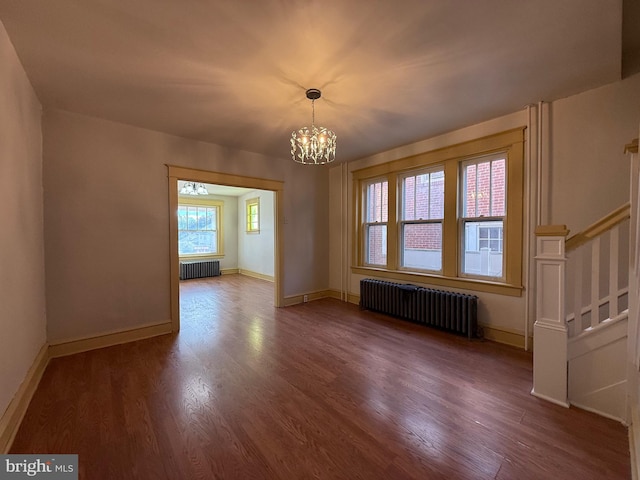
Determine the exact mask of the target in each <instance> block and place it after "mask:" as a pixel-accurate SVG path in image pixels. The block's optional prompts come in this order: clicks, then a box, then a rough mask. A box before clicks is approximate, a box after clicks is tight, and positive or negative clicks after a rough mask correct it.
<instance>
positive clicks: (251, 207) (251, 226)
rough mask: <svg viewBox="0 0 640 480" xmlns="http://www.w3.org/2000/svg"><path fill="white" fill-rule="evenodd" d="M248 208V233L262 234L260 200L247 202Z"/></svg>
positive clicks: (255, 199) (254, 199)
mask: <svg viewBox="0 0 640 480" xmlns="http://www.w3.org/2000/svg"><path fill="white" fill-rule="evenodd" d="M246 206H247V233H259V232H260V198H252V199H250V200H247V201H246Z"/></svg>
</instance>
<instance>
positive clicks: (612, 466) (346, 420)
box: [11, 275, 631, 480]
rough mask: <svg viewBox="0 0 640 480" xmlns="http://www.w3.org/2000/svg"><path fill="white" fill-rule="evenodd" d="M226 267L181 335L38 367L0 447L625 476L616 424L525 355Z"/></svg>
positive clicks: (109, 462) (185, 311) (110, 469)
mask: <svg viewBox="0 0 640 480" xmlns="http://www.w3.org/2000/svg"><path fill="white" fill-rule="evenodd" d="M272 289H273V284H271V283H268V282H265V281H262V280H257V279H253V278H249V277H242V276H239V275H229V276H223V277H218V278H214V279H207V280H191V281H187V282H183V283H182V285H181V311H182V331H181V332H180V334H179V335H167V336H163V337H157V338H153V339H149V340H144V341H139V342H134V343H129V344H126V345H120V346H115V347H110V348H104V349H101V350H94V351H91V352H86V353H81V354H77V355H73V356H69V357H64V358H58V359H54V360H52V361H51V363H50V364H49V366H48V368H47V370H46V372H45V374H44V376H43V379H42V382H41V384H40V386H39V388H38V390H37V392H36V394H35V396H34V398H33V400H32V402H31V405H30V406H29V410H28V412H27V414H26V416H25V419H24V421H23V423H22V425H21V428H20V430H19V432H18V435H17V437H16V439H15V442H14V444H13V447H12V450H11V451H12V453H78V454H79V459H80V478H83V479H91V480H100V479H172V480H175V479H287V480H288V479H308V478H319V479H349V480H353V479H367V480H373V479H393V480H395V479H409V478H415V479H441V478H442V479H445V478H446V479H474V480H475V479H580V480H588V479H604V478H607V479H628V478H631V472H630V461H629V452H628V439H627V431H626V428H625V427H623V426H622V425H620V424H619V423H617V422H614V421H611V420H607V419H604V418H602V417H599V416H597V415H594V414H590V413H588V412H585V411H581V410H578V409H574V408H571V409H565V408H562V407H558V406H555V405H552V404H549V403H547V402H544V401H542V400H540V399H537V398H535V397H533V396H531V395H530V394H529V392H530V390H531V378H532V359H531V355H530V354H527V353H525V352H522V351H519V350H517V349H514V348H510V347H507V346H504V345H499V344H495V343H492V342H482V341H473V342H469V341H467V340H466V339H465V338H460V337H456V336H453V335H451V334H446V333H441V332H438V331H435V330H432V329H428V328H425V327H421V326H418V325H413V324H410V323H407V322H402V321H399V320H394V319H392V318H390V317H386V316H383V315H378V314H374V313H371V312H364V311H360V310H359V308H358V307H357V306H355V305H349V304H344V303H342V302H339V301H337V300H332V299H325V300H319V301H316V302H311V303H307V304H302V305H298V306H294V307H288V308H284V309H276V308H274V307H273V290H272Z"/></svg>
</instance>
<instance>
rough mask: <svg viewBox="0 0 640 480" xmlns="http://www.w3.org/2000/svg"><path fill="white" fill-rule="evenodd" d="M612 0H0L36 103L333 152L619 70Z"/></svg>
mask: <svg viewBox="0 0 640 480" xmlns="http://www.w3.org/2000/svg"><path fill="white" fill-rule="evenodd" d="M621 4H622V2H621V0H561V1H558V0H535V1H531V0H325V1H320V0H218V1H203V0H180V1H178V0H133V1H132V0H82V1H78V0H55V1H52V0H0V20H2V22H3V24H4V25H5V28H6V29H7V31H8V33H9V36H10V38H11V40H12V42H13V44H14V46H15V48H16V50H17V52H18V55H19V57H20V59H21V61H22V64H23V66H24V68H25V70H26V71H27V74H28V76H29V78H30V79H31V82H32V84H33V87H34V88H35V90H36V92H37V94H38V97H39V98H40V100H41V102H42V103H43V105H44V106H45V108H60V109H64V110H69V111H74V112H79V113H84V114H88V115H92V116H97V117H102V118H106V119H110V120H114V121H118V122H123V123H127V124H131V125H138V126H141V127H145V128H150V129H154V130H159V131H163V132H167V133H171V134H175V135H180V136H184V137H189V138H193V139H199V140H203V141H207V142H213V143H217V144H220V145H225V146H229V147H234V148H240V149H243V150H249V151H253V152H259V153H264V154H268V155H272V156H276V157H282V158H288V157H289V156H290V154H289V138H290V135H291V131H292V130H294V129H297V128H300V127H301V126H303V125H306V124H309V123H310V120H311V118H310V117H311V103H310V101H309V100H307V99H306V98H305V90H306V89H307V88H312V87H314V88H320V89H321V90H322V92H323V96H322V98H321V99H320V100H318V101H317V102H316V123H317V124H319V125H323V126H326V127H329V128H331V129H333V130H334V131H335V132H336V133H337V135H338V153H337V158H338V159H340V160H351V159H354V158H359V157H362V156H365V155H368V154H372V153H376V152H379V151H383V150H387V149H389V148H392V147H395V146H398V145H402V144H406V143H409V142H412V141H417V140H421V139H424V138H428V137H431V136H434V135H437V134H440V133H443V132H446V131H450V130H453V129H457V128H461V127H464V126H467V125H471V124H474V123H477V122H480V121H483V120H487V119H490V118H494V117H496V116H500V115H503V114H506V113H510V112H514V111H517V110H519V109H521V108H523V107H524V106H525V105H526V104H529V103H533V102H537V101H539V100H547V101H549V100H554V99H557V98H560V97H563V96H567V95H571V94H575V93H578V92H580V91H583V90H587V89H590V88H593V87H595V86H599V85H602V84H605V83H609V82H612V81H615V80H617V79H619V78H620V68H621V66H620V63H621V23H622V5H621Z"/></svg>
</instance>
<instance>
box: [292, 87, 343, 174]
mask: <svg viewBox="0 0 640 480" xmlns="http://www.w3.org/2000/svg"><path fill="white" fill-rule="evenodd" d="M321 95H322V94H321V92H320V90H318V89H317V88H310V89H309V90H307V98H308V99H309V100H311V126H310V127H302V128H301V129H300V130H296V131H294V132H293V133H292V134H291V156H292V157H293V161H294V162H298V163H302V164H304V165H322V164H324V163H330V162H333V161H334V160H335V159H336V138H337V137H336V134H335V133H333V132H332V131H331V130H327V129H326V128H324V127H316V125H315V121H316V118H315V117H316V111H315V101H316V100H317V99H319V98H320V96H321Z"/></svg>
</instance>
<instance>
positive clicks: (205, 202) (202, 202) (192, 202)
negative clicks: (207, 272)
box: [178, 197, 224, 260]
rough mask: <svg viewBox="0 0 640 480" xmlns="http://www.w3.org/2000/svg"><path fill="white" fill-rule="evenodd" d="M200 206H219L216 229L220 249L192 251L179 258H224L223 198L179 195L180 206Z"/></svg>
mask: <svg viewBox="0 0 640 480" xmlns="http://www.w3.org/2000/svg"><path fill="white" fill-rule="evenodd" d="M180 205H189V206H196V207H197V206H200V207H217V208H218V215H217V218H216V223H217V224H216V231H217V232H218V251H217V252H216V253H190V254H182V255H178V258H179V259H181V260H182V259H185V260H186V259H191V260H193V259H196V258H200V259H206V258H223V257H224V222H223V221H222V218H223V215H224V202H223V201H222V200H209V199H205V198H197V197H196V198H191V197H190V198H185V197H178V206H180Z"/></svg>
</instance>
